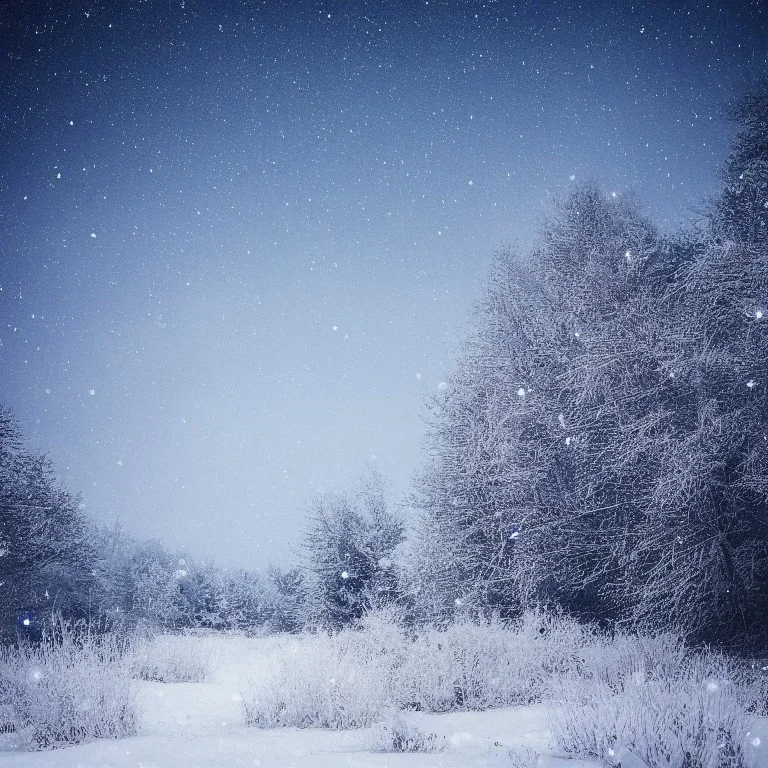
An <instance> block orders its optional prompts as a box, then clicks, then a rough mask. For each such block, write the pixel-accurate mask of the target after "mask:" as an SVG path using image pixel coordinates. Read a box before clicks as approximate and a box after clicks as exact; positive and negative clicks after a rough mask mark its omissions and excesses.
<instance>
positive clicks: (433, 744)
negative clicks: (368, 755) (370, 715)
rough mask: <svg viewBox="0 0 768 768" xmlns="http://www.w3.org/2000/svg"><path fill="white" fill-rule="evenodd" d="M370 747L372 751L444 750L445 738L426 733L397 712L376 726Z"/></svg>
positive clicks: (372, 733)
mask: <svg viewBox="0 0 768 768" xmlns="http://www.w3.org/2000/svg"><path fill="white" fill-rule="evenodd" d="M369 748H370V750H371V751H372V752H442V751H443V750H444V749H445V738H444V737H440V736H438V735H437V734H436V733H424V732H423V731H422V730H421V729H420V728H418V727H416V726H415V725H414V724H413V723H410V722H409V721H408V720H407V719H406V718H405V716H404V715H403V714H402V713H400V712H396V713H395V714H393V715H392V716H390V717H388V718H387V719H386V720H384V721H382V722H380V723H377V725H375V726H374V728H373V730H372V732H371V740H370V744H369Z"/></svg>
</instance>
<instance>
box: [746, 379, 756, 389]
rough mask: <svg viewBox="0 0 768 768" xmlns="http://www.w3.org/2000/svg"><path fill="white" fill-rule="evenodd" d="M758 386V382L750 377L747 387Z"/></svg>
mask: <svg viewBox="0 0 768 768" xmlns="http://www.w3.org/2000/svg"><path fill="white" fill-rule="evenodd" d="M756 386H757V382H756V381H755V380H754V379H750V380H749V381H748V382H747V388H748V389H754V388H755V387H756Z"/></svg>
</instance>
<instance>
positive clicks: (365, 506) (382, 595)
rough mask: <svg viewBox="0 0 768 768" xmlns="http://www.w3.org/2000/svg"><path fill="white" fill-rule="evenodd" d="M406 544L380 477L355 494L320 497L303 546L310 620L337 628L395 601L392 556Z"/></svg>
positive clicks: (364, 482) (367, 480) (364, 483)
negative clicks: (389, 505)
mask: <svg viewBox="0 0 768 768" xmlns="http://www.w3.org/2000/svg"><path fill="white" fill-rule="evenodd" d="M402 538H403V526H402V523H401V522H400V521H399V520H398V519H397V518H396V517H395V516H394V515H393V514H392V513H391V512H390V510H389V508H388V506H387V503H386V498H385V493H384V487H383V483H382V480H381V478H380V476H378V475H377V474H376V473H373V472H372V473H369V474H368V475H366V476H365V477H364V478H363V480H362V482H361V486H360V488H359V490H358V491H357V492H356V493H354V494H340V493H328V494H325V495H323V496H321V497H319V498H318V499H317V501H316V502H315V504H314V507H313V509H312V511H311V513H310V515H309V524H308V527H307V529H306V531H305V534H304V541H303V553H304V559H305V563H304V566H305V571H306V574H307V593H306V594H307V609H308V614H307V618H308V620H309V621H318V622H320V623H322V624H324V625H327V626H330V627H333V628H339V627H342V626H345V625H347V624H350V623H351V622H353V621H355V620H356V619H359V618H360V617H361V616H362V615H363V614H364V613H365V612H366V611H367V610H369V609H370V608H374V607H377V606H379V605H383V604H385V603H386V602H387V601H389V600H392V599H394V598H395V597H396V573H395V566H394V562H393V555H394V551H395V548H396V547H397V545H398V544H399V543H400V542H401V540H402Z"/></svg>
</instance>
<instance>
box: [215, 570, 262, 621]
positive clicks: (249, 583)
mask: <svg viewBox="0 0 768 768" xmlns="http://www.w3.org/2000/svg"><path fill="white" fill-rule="evenodd" d="M223 578H224V584H223V605H222V613H223V615H224V616H225V618H226V626H228V627H231V628H233V629H239V630H254V629H256V628H257V627H263V626H264V625H265V623H266V622H267V619H268V614H267V610H268V609H267V601H268V585H267V580H266V579H265V577H264V576H263V575H262V574H261V573H260V572H257V571H248V570H245V569H242V568H238V569H236V570H234V571H227V572H225V573H224V574H223Z"/></svg>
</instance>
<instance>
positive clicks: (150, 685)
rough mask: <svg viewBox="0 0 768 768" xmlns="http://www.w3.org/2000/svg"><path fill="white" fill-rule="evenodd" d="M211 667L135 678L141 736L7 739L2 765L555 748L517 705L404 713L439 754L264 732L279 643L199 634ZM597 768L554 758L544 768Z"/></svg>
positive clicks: (319, 766)
mask: <svg viewBox="0 0 768 768" xmlns="http://www.w3.org/2000/svg"><path fill="white" fill-rule="evenodd" d="M194 642H195V643H199V644H201V645H203V646H204V647H205V649H206V650H207V652H208V653H209V654H210V658H211V663H212V666H213V674H212V675H211V681H210V682H206V683H161V682H149V681H143V680H137V681H135V683H134V684H135V686H136V690H137V694H138V698H139V703H140V710H141V712H142V722H141V725H140V732H141V735H140V736H137V737H134V738H128V739H122V740H102V741H96V742H92V743H90V744H83V745H80V746H75V747H69V748H66V749H59V750H55V751H48V752H36V753H29V752H24V751H21V750H20V749H19V747H18V744H17V743H16V741H15V739H14V737H13V735H11V734H8V735H5V736H2V737H0V738H1V739H2V740H3V741H2V742H1V746H0V767H2V768H11V766H13V768H17V767H18V768H43V766H45V768H48V767H49V766H50V768H107V767H109V768H137V767H138V766H141V768H165V767H168V768H175V767H176V766H179V767H181V766H184V768H194V767H195V766H232V767H233V768H239V767H240V766H243V767H244V766H248V767H249V768H251V767H252V766H262V767H267V766H275V768H280V767H282V766H285V768H288V767H289V766H290V767H291V768H302V767H304V766H306V767H307V768H331V767H336V766H360V768H367V766H371V767H372V768H373V767H374V766H377V767H379V768H384V767H385V766H391V767H392V768H394V767H395V766H420V767H421V766H424V767H426V766H446V767H448V766H457V767H458V766H466V767H467V768H473V767H474V766H477V767H478V768H479V767H480V766H510V765H511V764H512V763H511V760H510V756H509V747H511V746H513V745H526V746H530V747H532V748H534V749H535V750H537V751H540V752H546V751H547V748H548V742H549V730H548V726H547V716H546V712H545V710H544V707H543V706H541V705H535V706H530V707H515V708H510V709H500V710H490V711H487V712H450V713H446V714H426V713H421V712H413V713H407V717H408V719H409V720H410V721H412V722H413V723H414V724H415V725H417V727H419V728H420V729H421V730H423V731H424V732H429V733H435V734H437V735H438V736H439V737H444V738H445V749H444V750H443V751H442V752H437V753H433V754H420V753H419V754H413V753H411V754H393V753H374V752H371V751H370V749H371V741H372V730H373V729H371V728H365V729H358V730H349V731H329V730H324V729H316V728H306V729H295V728H276V729H259V728H254V727H249V726H246V725H245V722H244V716H243V710H242V707H241V692H242V690H243V689H244V688H245V687H246V685H247V681H248V680H249V679H253V678H254V676H256V675H258V673H259V670H260V669H263V668H264V664H265V662H268V660H269V659H270V657H271V656H272V653H273V651H274V649H275V648H276V646H277V644H278V643H279V642H280V639H279V638H265V639H245V638H238V637H206V638H195V640H194ZM563 765H567V766H570V768H586V767H587V766H590V768H591V766H593V765H596V764H595V763H588V762H583V761H574V760H560V759H556V758H547V759H545V760H544V761H543V762H542V763H541V766H542V768H554V767H555V766H563Z"/></svg>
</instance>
